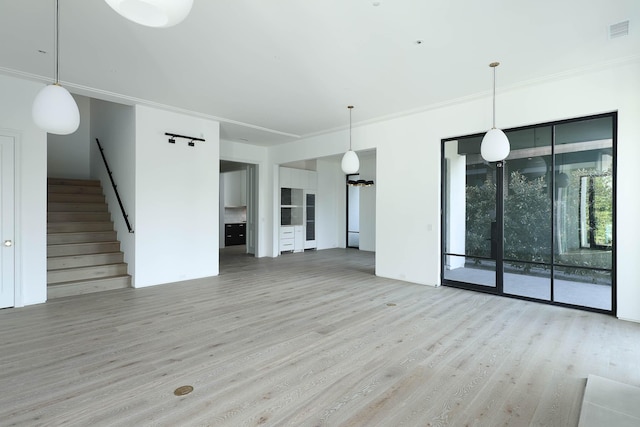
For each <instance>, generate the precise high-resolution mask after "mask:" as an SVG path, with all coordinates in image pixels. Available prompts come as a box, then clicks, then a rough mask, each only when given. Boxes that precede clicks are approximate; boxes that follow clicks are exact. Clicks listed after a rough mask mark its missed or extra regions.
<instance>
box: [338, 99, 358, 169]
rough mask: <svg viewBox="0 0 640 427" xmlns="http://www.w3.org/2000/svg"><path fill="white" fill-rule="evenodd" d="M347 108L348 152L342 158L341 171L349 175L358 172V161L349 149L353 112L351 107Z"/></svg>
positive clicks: (356, 156)
mask: <svg viewBox="0 0 640 427" xmlns="http://www.w3.org/2000/svg"><path fill="white" fill-rule="evenodd" d="M347 108H348V109H349V151H347V152H346V153H344V156H342V171H343V172H344V173H345V174H347V175H349V174H352V173H356V172H358V169H360V160H358V155H357V154H356V153H355V151H353V150H352V149H351V110H353V105H349V106H348V107H347Z"/></svg>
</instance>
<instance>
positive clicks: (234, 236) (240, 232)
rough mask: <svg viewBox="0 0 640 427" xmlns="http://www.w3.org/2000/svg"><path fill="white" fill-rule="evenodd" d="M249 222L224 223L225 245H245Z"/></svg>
mask: <svg viewBox="0 0 640 427" xmlns="http://www.w3.org/2000/svg"><path fill="white" fill-rule="evenodd" d="M246 230H247V224H244V223H240V224H225V225H224V245H225V246H233V245H244V244H246V243H247V233H246Z"/></svg>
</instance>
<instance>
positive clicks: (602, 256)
mask: <svg viewBox="0 0 640 427" xmlns="http://www.w3.org/2000/svg"><path fill="white" fill-rule="evenodd" d="M556 144H557V148H556V154H555V176H556V177H557V178H556V183H555V210H556V212H555V218H556V219H555V236H554V237H555V247H554V272H555V273H554V279H555V280H554V296H555V300H556V301H558V302H563V303H567V304H574V305H581V306H585V307H592V308H598V309H604V310H611V309H612V300H613V298H612V296H613V280H612V270H613V218H614V212H613V194H614V187H613V184H614V183H613V119H612V117H602V118H597V119H592V120H585V121H581V122H577V123H567V124H561V125H558V126H557V127H556Z"/></svg>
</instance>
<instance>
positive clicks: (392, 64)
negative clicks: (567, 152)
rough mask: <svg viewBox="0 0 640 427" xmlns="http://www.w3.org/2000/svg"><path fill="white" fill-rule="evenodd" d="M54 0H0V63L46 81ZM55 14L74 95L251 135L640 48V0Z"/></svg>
mask: <svg viewBox="0 0 640 427" xmlns="http://www.w3.org/2000/svg"><path fill="white" fill-rule="evenodd" d="M375 3H379V5H378V6H375V5H374V4H375ZM54 4H55V2H54V0H1V1H0V39H1V40H2V43H0V72H1V73H3V74H10V75H19V76H23V77H27V78H30V79H34V80H41V81H43V82H44V81H46V82H50V81H51V79H52V78H53V70H54V67H53V63H54V59H53V40H54V37H53V35H54V27H53V23H54ZM60 16H61V17H60V80H61V82H62V83H63V85H65V86H66V87H67V88H68V89H69V90H70V91H71V92H73V93H78V94H82V95H87V96H92V97H95V98H101V99H109V100H116V101H119V102H123V103H134V102H145V103H148V104H152V105H157V106H170V107H172V108H175V109H177V110H183V111H189V112H194V113H197V114H200V115H203V116H205V117H212V118H215V119H218V120H220V121H221V137H222V138H223V139H228V140H234V141H239V142H247V143H250V144H257V145H271V144H276V143H282V142H288V141H292V140H295V139H297V138H300V137H305V136H310V135H315V134H319V133H324V132H327V131H331V130H336V129H341V128H345V127H346V126H348V117H349V116H348V110H347V108H346V107H347V105H349V104H352V105H355V108H354V111H353V123H354V125H355V124H358V123H360V122H368V121H375V120H379V119H381V118H385V117H390V116H395V115H402V114H406V113H410V112H415V111H419V110H422V109H425V108H430V107H433V106H436V105H439V104H442V103H446V102H451V101H454V100H457V99H461V98H465V97H469V96H477V95H479V94H487V93H489V91H490V90H491V85H492V74H491V69H490V68H489V67H488V64H489V63H490V62H492V61H500V62H501V66H500V67H499V68H498V70H497V72H498V89H499V90H500V88H508V87H511V86H514V85H518V84H522V83H525V82H529V81H534V80H537V79H541V78H546V77H550V76H553V75H556V74H559V73H565V72H573V71H576V70H581V69H584V68H590V67H594V66H600V65H602V64H606V63H611V62H616V61H625V60H633V59H634V58H637V57H638V55H639V54H640V27H638V25H640V0H535V1H533V0H529V1H526V0H483V1H477V0H380V1H379V2H373V1H368V0H322V1H319V0H195V1H194V6H193V10H192V12H191V14H190V15H189V16H188V17H187V19H186V20H185V21H183V22H182V23H181V24H178V25H177V26H175V27H171V28H168V29H154V28H148V27H143V26H140V25H136V24H134V23H132V22H129V21H127V20H125V19H124V18H122V17H121V16H119V15H117V14H116V13H115V12H114V11H113V10H112V9H111V8H110V7H109V6H108V5H107V4H106V3H105V2H104V1H103V0H60ZM625 20H629V21H630V33H629V35H628V36H625V37H620V38H615V39H610V38H609V36H608V30H609V26H610V25H611V24H615V23H618V22H621V21H625ZM418 40H420V41H421V43H418ZM39 51H44V52H46V53H40V52H39ZM0 96H1V95H0Z"/></svg>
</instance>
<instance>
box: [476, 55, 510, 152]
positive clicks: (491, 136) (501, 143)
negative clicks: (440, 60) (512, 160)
mask: <svg viewBox="0 0 640 427" xmlns="http://www.w3.org/2000/svg"><path fill="white" fill-rule="evenodd" d="M498 65H500V63H499V62H492V63H491V64H489V67H491V68H493V127H492V128H491V129H490V130H489V131H488V132H487V133H486V134H485V135H484V137H483V138H482V143H481V144H480V154H481V155H482V158H483V159H485V160H486V161H488V162H500V161H502V160H504V159H506V158H507V156H508V155H509V151H510V150H511V147H510V145H509V138H507V135H505V133H504V132H503V131H502V130H500V129H498V128H496V67H497V66H498Z"/></svg>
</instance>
